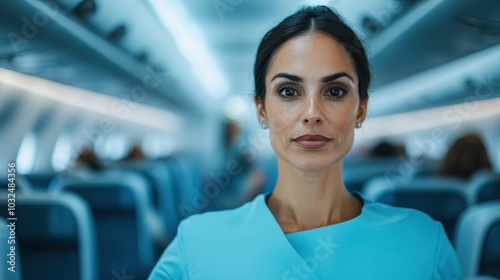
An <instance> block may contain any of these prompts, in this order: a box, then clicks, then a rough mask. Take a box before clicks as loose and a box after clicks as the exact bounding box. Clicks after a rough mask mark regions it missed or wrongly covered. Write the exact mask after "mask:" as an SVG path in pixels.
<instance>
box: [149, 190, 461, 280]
mask: <svg viewBox="0 0 500 280" xmlns="http://www.w3.org/2000/svg"><path fill="white" fill-rule="evenodd" d="M149 279H150V280H160V279H191V280H197V279H203V280H209V279H217V280H226V279H227V280H243V279H251V280H262V279H272V280H279V279H283V280H285V279H288V280H302V279H314V280H318V279H363V280H366V279H377V280H378V279H383V280H390V279H397V280H401V279H419V280H420V279H449V280H454V279H461V272H460V268H459V264H458V259H457V256H456V254H455V252H454V250H453V248H452V246H451V245H450V242H449V241H448V239H447V237H446V234H445V232H444V230H443V227H442V226H441V224H440V223H438V222H436V221H434V220H432V219H431V218H429V217H428V216H427V215H425V214H423V213H421V212H419V211H416V210H411V209H405V208H396V207H391V206H387V205H384V204H380V203H374V202H371V201H368V200H364V205H363V210H362V213H361V214H360V215H359V216H357V217H355V218H353V219H351V220H348V221H346V222H343V223H339V224H334V225H330V226H326V227H321V228H317V229H311V230H306V231H301V232H296V233H291V234H284V233H283V231H282V230H281V228H280V226H279V224H278V223H277V222H276V220H275V218H274V216H273V214H272V213H271V211H270V210H269V208H268V207H267V204H266V196H264V195H259V196H257V197H256V198H255V199H254V200H253V201H251V202H249V203H247V204H245V205H243V206H241V207H239V208H237V209H233V210H226V211H220V212H210V213H205V214H200V215H194V216H191V217H190V218H188V219H187V220H185V221H183V222H182V223H181V224H180V226H179V228H178V232H177V236H176V238H175V239H174V240H173V241H172V243H171V244H170V245H169V247H168V248H167V249H166V250H165V252H164V253H163V255H162V256H161V258H160V260H159V261H158V263H157V264H156V266H155V268H154V270H153V272H152V273H151V275H150V277H149Z"/></svg>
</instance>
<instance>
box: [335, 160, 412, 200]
mask: <svg viewBox="0 0 500 280" xmlns="http://www.w3.org/2000/svg"><path fill="white" fill-rule="evenodd" d="M402 166H403V165H402V163H401V161H400V160H398V159H397V158H393V157H389V158H367V159H363V160H356V161H352V162H349V163H345V164H344V167H343V170H342V177H343V179H344V184H345V185H346V187H347V189H348V190H349V191H350V192H359V191H361V190H362V188H363V185H364V184H365V183H366V182H367V181H369V180H370V179H372V178H374V177H377V176H381V175H387V176H397V177H400V176H401V175H400V173H402V174H403V175H404V176H409V174H406V172H410V171H406V170H404V171H400V170H398V168H400V169H403V168H402Z"/></svg>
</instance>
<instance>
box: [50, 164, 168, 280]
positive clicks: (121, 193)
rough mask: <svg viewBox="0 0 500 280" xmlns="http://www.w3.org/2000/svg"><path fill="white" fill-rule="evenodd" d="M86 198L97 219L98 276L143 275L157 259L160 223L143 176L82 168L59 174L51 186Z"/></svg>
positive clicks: (124, 171)
mask: <svg viewBox="0 0 500 280" xmlns="http://www.w3.org/2000/svg"><path fill="white" fill-rule="evenodd" d="M49 189H50V190H51V191H54V192H56V193H61V192H72V193H75V194H78V195H79V196H81V197H82V198H84V199H85V200H86V201H87V202H88V204H89V205H90V208H91V209H92V214H93V216H94V220H95V227H96V232H97V248H98V253H99V256H98V259H99V279H111V278H113V277H114V276H116V275H121V274H123V273H124V274H126V275H132V276H135V277H137V278H139V279H140V278H143V277H145V275H147V274H148V273H149V271H150V270H151V269H152V267H153V265H154V262H155V251H154V234H155V233H154V230H153V226H155V225H157V224H158V223H157V221H156V220H155V218H154V217H155V213H154V211H153V208H152V203H151V201H150V198H151V197H150V194H149V190H150V187H149V186H148V183H147V181H146V179H144V177H142V176H141V175H140V174H138V173H134V172H131V171H127V170H116V169H111V170H106V171H103V172H80V173H71V174H65V175H64V176H62V177H57V178H55V179H54V181H53V182H51V185H50V187H49Z"/></svg>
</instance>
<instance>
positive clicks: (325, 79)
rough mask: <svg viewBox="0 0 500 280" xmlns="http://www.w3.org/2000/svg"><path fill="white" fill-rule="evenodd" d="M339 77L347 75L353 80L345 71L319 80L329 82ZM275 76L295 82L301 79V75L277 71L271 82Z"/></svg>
mask: <svg viewBox="0 0 500 280" xmlns="http://www.w3.org/2000/svg"><path fill="white" fill-rule="evenodd" d="M341 77H347V78H349V79H350V80H351V81H352V82H354V79H353V78H352V77H351V76H350V75H349V74H347V73H346V72H339V73H335V74H332V75H328V76H326V77H324V78H322V79H321V82H322V83H329V82H332V81H335V80H337V79H339V78H341ZM276 78H285V79H288V80H290V81H293V82H296V83H301V82H302V81H303V79H302V78H301V77H299V76H296V75H292V74H288V73H278V74H276V76H274V77H273V78H272V80H271V82H272V81H273V80H274V79H276Z"/></svg>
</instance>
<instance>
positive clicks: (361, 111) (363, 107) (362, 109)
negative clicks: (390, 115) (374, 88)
mask: <svg viewBox="0 0 500 280" xmlns="http://www.w3.org/2000/svg"><path fill="white" fill-rule="evenodd" d="M367 110H368V97H366V98H364V99H363V100H361V102H360V103H359V107H358V114H357V116H356V123H363V122H364V121H365V118H366V112H367Z"/></svg>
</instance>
